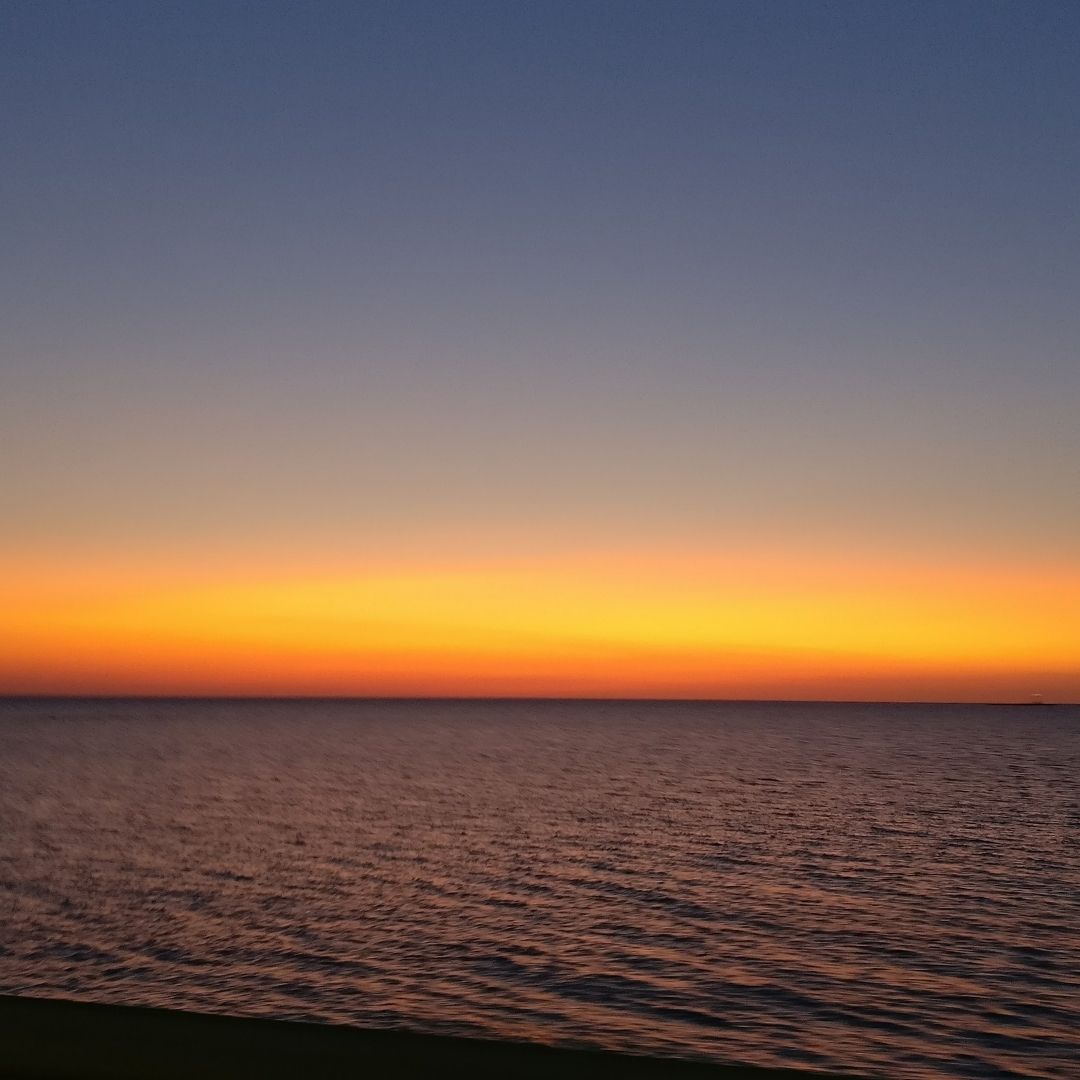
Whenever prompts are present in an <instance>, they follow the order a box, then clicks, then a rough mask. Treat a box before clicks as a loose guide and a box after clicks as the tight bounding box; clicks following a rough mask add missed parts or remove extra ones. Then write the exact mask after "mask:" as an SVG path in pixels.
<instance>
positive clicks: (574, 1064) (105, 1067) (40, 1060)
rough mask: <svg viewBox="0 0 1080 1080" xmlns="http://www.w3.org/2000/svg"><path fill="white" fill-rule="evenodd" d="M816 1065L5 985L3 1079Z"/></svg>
mask: <svg viewBox="0 0 1080 1080" xmlns="http://www.w3.org/2000/svg"><path fill="white" fill-rule="evenodd" d="M810 1076H816V1077H818V1080H821V1078H822V1077H823V1076H824V1074H821V1073H813V1074H811V1073H801V1072H796V1071H791V1070H787V1069H759V1068H754V1067H751V1066H740V1065H735V1066H725V1065H710V1064H707V1063H702V1062H691V1061H670V1060H660V1059H657V1058H646V1057H636V1056H632V1055H624V1054H613V1053H607V1052H604V1051H593V1050H559V1049H554V1048H551V1047H545V1046H531V1045H527V1044H524V1043H507V1042H489V1041H485V1040H481V1039H462V1038H455V1037H451V1036H443V1035H419V1034H414V1033H412V1032H408V1031H379V1030H371V1029H364V1028H350V1027H340V1026H336V1025H330V1024H310V1023H293V1022H289V1021H282V1020H250V1019H238V1018H235V1017H226V1016H209V1015H203V1014H200V1013H188V1012H178V1011H172V1010H168V1009H146V1008H134V1007H131V1006H121V1005H88V1004H84V1003H81V1002H71V1001H56V1000H47V999H43V998H25V997H8V996H2V995H0V1077H4V1078H5V1080H13V1078H19V1080H31V1078H39V1080H46V1078H49V1080H69V1078H70V1080H82V1078H87V1080H182V1078H189V1077H190V1078H196V1077H198V1078H200V1080H215V1078H217V1077H221V1078H222V1080H226V1078H228V1080H242V1078H244V1077H259V1078H260V1080H275V1078H277V1077H311V1078H312V1080H323V1078H327V1080H329V1078H345V1077H350V1078H359V1077H371V1078H381V1077H463V1078H464V1077H469V1078H470V1080H472V1078H486V1077H491V1078H495V1077H499V1078H500V1080H502V1078H509V1077H514V1078H525V1080H531V1078H541V1077H558V1078H559V1080H575V1078H578V1077H582V1078H584V1077H589V1078H598V1080H599V1078H603V1077H625V1078H627V1080H637V1078H641V1080H647V1078H653V1077H655V1078H656V1080H660V1078H662V1077H663V1078H671V1080H683V1078H685V1080H693V1078H700V1080H706V1078H712V1080H796V1078H798V1077H810Z"/></svg>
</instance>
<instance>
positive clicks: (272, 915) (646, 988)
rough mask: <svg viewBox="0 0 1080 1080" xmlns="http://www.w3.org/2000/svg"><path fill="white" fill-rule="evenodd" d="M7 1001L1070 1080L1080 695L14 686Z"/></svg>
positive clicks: (6, 807) (1, 730) (1, 964)
mask: <svg viewBox="0 0 1080 1080" xmlns="http://www.w3.org/2000/svg"><path fill="white" fill-rule="evenodd" d="M0 926H2V928H3V929H2V933H0V990H3V991H7V992H16V993H26V994H45V995H47V994H58V995H64V996H69V997H77V998H85V999H88V1000H96V1001H117V1002H133V1003H146V1004H156V1005H174V1006H180V1007H185V1008H196V1009H206V1010H219V1011H222V1012H229V1013H239V1014H244V1013H248V1014H261V1015H270V1016H280V1017H295V1018H300V1017H306V1018H314V1019H320V1020H332V1021H344V1022H355V1023H361V1024H373V1025H408V1026H412V1027H417V1028H422V1029H427V1030H435V1031H454V1032H465V1033H473V1034H483V1035H495V1036H503V1037H510V1038H523V1039H537V1040H543V1041H546V1042H559V1043H570V1044H592V1045H602V1046H608V1047H621V1048H630V1049H637V1050H642V1051H649V1052H659V1053H667V1054H678V1055H684V1056H706V1057H711V1058H714V1059H717V1060H741V1061H747V1062H756V1063H761V1064H773V1065H793V1064H794V1065H808V1066H810V1067H820V1068H838V1069H844V1070H850V1071H862V1072H865V1073H869V1074H876V1075H880V1076H889V1077H944V1076H964V1077H967V1076H970V1077H996V1076H1029V1077H1054V1078H1065V1077H1069V1078H1076V1077H1077V1076H1080V710H1078V709H1066V708H1053V709H1051V708H1047V709H1038V708H1030V707H1029V708H992V707H923V706H893V707H886V706H850V705H849V706H835V705H753V704H726V705H704V704H700V705H699V704H693V705H674V704H626V703H622V704H615V703H604V704H587V703H536V702H533V703H515V704H508V703H485V704H470V703H461V702H459V703H445V702H444V703H437V702H428V703H418V702H392V703H391V702H387V703H355V702H310V703H302V704H301V703H296V702H292V703H268V702H262V703H260V702H247V703H226V702H189V703H181V702H156V703H148V702H108V701H105V702H85V703H77V702H66V703H65V702H51V703H47V702H37V703H34V702H6V703H0Z"/></svg>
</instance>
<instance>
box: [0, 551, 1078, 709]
mask: <svg viewBox="0 0 1080 1080" xmlns="http://www.w3.org/2000/svg"><path fill="white" fill-rule="evenodd" d="M5 563H6V565H5V566H4V568H3V569H4V575H3V580H4V581H5V582H6V584H5V585H4V587H3V593H2V595H0V602H2V611H0V636H2V637H3V640H4V641H5V643H6V644H5V649H4V653H3V656H2V657H0V691H3V692H8V693H106V694H108V693H117V694H119V693H146V694H200V693H209V694H214V693H221V694H267V695H271V694H298V695H307V694H314V695H317V694H327V695H330V694H356V695H387V696H395V695H407V696H411V695H418V696H441V695H446V696H453V695H463V696H485V695H492V696H503V695H506V696H519V695H520V696H532V695H536V696H614V697H675V698H680V697H786V698H835V699H868V698H869V699H896V700H931V699H949V700H1025V699H1027V698H1028V697H1029V696H1030V695H1031V694H1033V693H1037V692H1038V693H1042V694H1044V695H1045V696H1046V697H1047V698H1048V699H1052V700H1073V701H1076V700H1080V631H1078V629H1077V622H1076V619H1075V612H1076V611H1077V610H1080V573H1076V572H1071V571H1069V570H1068V569H1061V568H1049V569H1047V570H1045V571H1043V572H1041V573H1035V572H1033V571H1030V570H1023V569H1017V568H1010V567H1003V566H982V567H979V566H940V565H939V566H932V565H925V564H922V565H920V564H915V563H900V562H897V561H895V560H889V559H885V558H880V559H878V560H876V561H875V560H872V559H868V558H862V559H860V560H856V559H852V558H848V557H841V556H834V557H832V558H831V559H830V558H827V557H824V556H822V555H821V554H820V553H819V554H816V555H814V556H813V557H811V556H809V555H807V556H804V557H803V558H798V557H795V556H793V555H785V554H783V553H772V554H762V553H759V552H753V551H747V552H726V553H723V554H715V553H700V552H699V553H693V552H690V553H687V552H673V553H667V554H662V555H658V554H655V553H651V554H633V553H631V554H626V553H618V554H614V555H612V556H610V557H607V558H600V557H598V556H595V555H578V556H574V555H568V554H564V555H561V556H558V557H555V556H552V557H550V558H547V559H541V558H522V559H518V560H514V559H502V560H499V561H493V560H490V559H477V560H475V561H473V562H469V561H467V560H463V559H452V560H447V561H445V562H440V561H438V560H433V559H428V560H422V559H419V558H412V559H398V560H393V559H388V558H382V559H369V560H366V561H365V562H364V563H363V564H359V563H358V564H357V565H351V566H350V565H349V563H348V561H347V560H342V561H341V562H340V563H339V564H338V565H336V566H333V567H331V568H323V569H321V570H319V571H311V570H305V569H304V568H303V567H298V566H292V565H290V564H289V562H288V561H284V560H283V561H279V562H278V563H276V564H275V563H274V561H273V560H268V561H266V562H265V563H264V564H263V565H258V564H254V563H251V564H248V565H246V566H245V564H244V562H243V561H241V560H235V561H226V562H224V563H220V564H218V565H215V566H207V565H201V566H200V565H199V564H198V563H197V562H195V561H193V560H190V559H188V560H184V559H183V558H180V557H177V558H175V559H173V560H165V559H158V560H149V559H148V560H145V561H143V562H139V561H138V560H132V561H129V562H127V563H120V562H113V563H111V564H108V563H103V562H101V561H95V562H87V563H84V564H81V565H80V564H79V563H77V562H73V561H71V560H67V561H63V560H56V559H40V560H37V561H35V560H33V559H31V558H29V557H21V558H20V557H19V556H17V555H11V554H9V555H7V556H5Z"/></svg>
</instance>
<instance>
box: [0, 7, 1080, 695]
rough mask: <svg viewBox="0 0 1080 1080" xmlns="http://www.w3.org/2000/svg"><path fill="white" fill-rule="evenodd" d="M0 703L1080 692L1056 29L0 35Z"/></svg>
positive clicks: (311, 28) (1075, 185)
mask: <svg viewBox="0 0 1080 1080" xmlns="http://www.w3.org/2000/svg"><path fill="white" fill-rule="evenodd" d="M0 103H2V108H0V146H2V148H3V161H4V166H3V169H0V237H2V242H0V469H2V471H0V642H3V648H2V649H0V692H7V693H169V694H173V693H243V694H247V693H252V694H260V693H282V694H294V693H295V694H322V693H342V694H375V695H382V694H395V695H396V694H424V695H442V694H463V695H470V696H471V695H486V694H493V695H504V694H523V695H532V694H537V695H586V696H594V695H595V696H645V697H652V696H673V697H736V698H739V697H754V698H768V697H781V698H790V697H795V698H830V699H873V700H882V699H890V700H891V699H898V700H940V699H944V700H1010V701H1011V700H1019V701H1023V700H1027V699H1028V698H1030V697H1031V695H1032V694H1036V693H1038V694H1043V695H1045V696H1046V697H1047V698H1048V699H1052V700H1071V701H1080V618H1078V617H1077V612H1080V302H1078V297H1080V206H1078V198H1080V197H1078V194H1077V193H1078V192H1080V8H1078V7H1077V6H1076V5H1075V4H1072V3H1056V2H1052V0H1044V2H1040V3H1037V4H1029V3H1019V2H1017V3H996V2H992V0H978V2H972V3H967V2H962V0H956V2H948V3H941V2H939V0H938V2H933V3H925V4H923V3H905V2H899V0H897V2H888V3H885V2H876V0H861V2H855V3H834V2H820V3H805V2H801V0H800V2H794V3H787V2H772V0H754V2H746V3H741V2H739V3H726V2H722V0H718V2H713V3H695V2H691V0H672V2H659V0H657V2H652V3H638V2H634V0H622V2H618V3H599V2H587V0H585V2H574V3H560V2H532V3H524V2H515V0H499V2H491V3H488V2H483V0H475V2H459V0H441V2H438V3H422V2H410V0H397V2H393V3H380V2H370V3H363V4H357V3H340V4H339V3H334V2H313V3H275V2H272V0H261V2H259V3H237V2H231V0H214V2H212V3H196V2H184V3H172V2H160V3H154V4H147V3H143V2H138V3H126V2H119V0H110V2H107V3H59V2H50V0H41V2H30V0H16V2H12V3H8V4H5V5H3V6H2V7H0Z"/></svg>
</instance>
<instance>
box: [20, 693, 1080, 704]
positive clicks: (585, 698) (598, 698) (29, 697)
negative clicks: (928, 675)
mask: <svg viewBox="0 0 1080 1080" xmlns="http://www.w3.org/2000/svg"><path fill="white" fill-rule="evenodd" d="M0 701H235V702H249V701H250V702H265V701H283V702H290V701H296V702H300V701H340V702H349V701H351V702H393V701H402V702H408V701H413V702H420V701H427V702H472V703H492V704H495V703H504V704H505V703H509V702H521V703H528V702H561V703H581V704H586V703H592V704H646V705H647V704H653V705H974V706H994V707H1004V708H1011V707H1029V706H1034V707H1036V708H1042V707H1047V706H1059V705H1064V706H1072V707H1076V706H1080V701H1047V700H1045V699H1044V698H1042V697H1041V696H1040V695H1032V697H1031V698H1029V699H1027V700H1024V701H1000V700H998V701H956V700H943V699H933V698H925V699H924V698H896V699H889V698H778V697H777V698H771V697H763V698H756V697H746V698H741V697H724V698H713V697H653V696H637V697H635V696H629V697H625V696H618V695H581V694H198V693H194V694H192V693H187V694H185V693H181V694H170V693H150V694H130V693H119V694H107V693H63V692H58V693H37V692H34V693H5V692H3V691H0Z"/></svg>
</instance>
